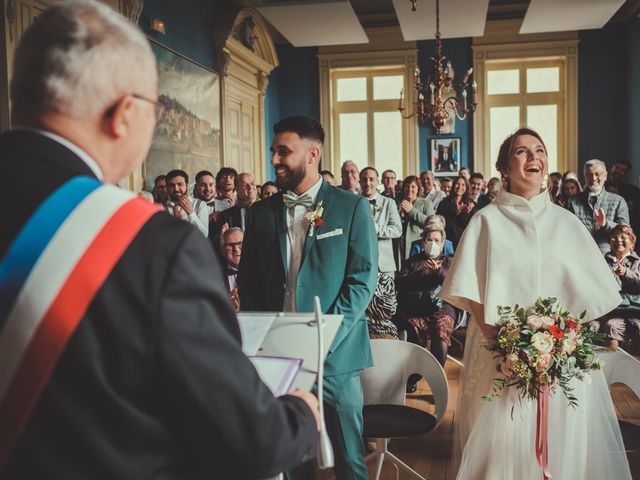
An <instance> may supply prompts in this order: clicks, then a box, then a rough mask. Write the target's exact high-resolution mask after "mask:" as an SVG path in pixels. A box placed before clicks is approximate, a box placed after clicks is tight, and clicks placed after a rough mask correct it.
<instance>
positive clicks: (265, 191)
mask: <svg viewBox="0 0 640 480" xmlns="http://www.w3.org/2000/svg"><path fill="white" fill-rule="evenodd" d="M278 192H279V189H278V187H277V185H276V184H275V183H274V182H271V181H269V182H264V183H263V184H262V192H261V193H260V200H264V199H265V198H269V197H272V196H273V195H275V194H276V193H278Z"/></svg>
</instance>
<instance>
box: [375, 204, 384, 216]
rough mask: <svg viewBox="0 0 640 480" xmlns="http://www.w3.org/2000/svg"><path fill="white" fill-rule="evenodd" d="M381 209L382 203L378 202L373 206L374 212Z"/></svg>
mask: <svg viewBox="0 0 640 480" xmlns="http://www.w3.org/2000/svg"><path fill="white" fill-rule="evenodd" d="M380 210H382V205H378V204H376V205H374V206H373V213H374V214H375V213H378V212H379V211H380Z"/></svg>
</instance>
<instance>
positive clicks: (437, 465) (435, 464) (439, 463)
mask: <svg viewBox="0 0 640 480" xmlns="http://www.w3.org/2000/svg"><path fill="white" fill-rule="evenodd" d="M445 371H446V374H447V378H448V380H449V389H450V390H449V405H448V408H447V412H446V415H445V418H444V420H443V421H442V423H441V424H440V426H439V427H438V429H437V430H435V431H434V432H431V433H430V434H427V435H424V436H422V437H414V438H407V439H397V440H393V441H392V442H391V444H390V446H389V450H391V451H392V452H393V453H395V454H396V455H397V456H398V457H399V458H400V459H402V460H403V461H404V462H405V463H407V464H408V465H409V466H410V467H411V468H413V469H414V470H416V471H417V472H418V473H419V474H420V475H422V476H423V477H425V478H427V479H428V480H453V479H454V478H455V474H454V473H453V472H451V471H450V468H449V462H450V460H451V453H452V452H451V445H452V442H453V422H454V421H455V416H456V400H457V398H458V382H459V377H460V371H461V369H460V367H459V366H458V365H457V364H455V363H454V362H452V361H450V360H448V361H447V365H446V368H445ZM429 393H430V392H429V391H428V389H427V385H426V383H425V382H424V381H421V382H419V383H418V390H417V391H416V393H415V394H412V395H409V396H408V398H407V404H409V405H411V406H414V407H416V408H421V409H424V410H427V411H430V412H433V405H431V404H430V403H429V400H430V399H431V397H430V395H429ZM612 397H613V401H614V405H615V407H616V411H617V413H618V418H619V419H620V420H621V421H622V422H621V428H622V431H623V436H624V437H625V446H626V448H627V456H628V458H629V463H630V465H631V473H632V477H633V478H634V479H638V480H640V400H638V398H637V397H636V396H635V395H634V394H633V392H631V390H630V389H629V388H628V387H626V386H624V385H619V384H618V385H613V386H612ZM374 474H375V472H374V468H373V465H370V467H369V476H370V478H373V476H374ZM322 477H324V476H321V478H322ZM396 478H399V479H408V478H411V477H410V476H408V475H407V474H406V473H405V472H403V471H402V470H400V472H399V477H396V470H395V467H394V466H393V465H392V464H390V463H389V462H385V464H384V466H383V469H382V476H381V479H383V480H395V479H396ZM541 478H542V476H541ZM612 480H613V479H612Z"/></svg>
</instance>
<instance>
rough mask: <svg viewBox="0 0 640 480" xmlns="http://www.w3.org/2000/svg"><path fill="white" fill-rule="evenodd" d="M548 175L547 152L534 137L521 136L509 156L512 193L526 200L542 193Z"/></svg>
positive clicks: (516, 140)
mask: <svg viewBox="0 0 640 480" xmlns="http://www.w3.org/2000/svg"><path fill="white" fill-rule="evenodd" d="M546 173H547V150H546V149H545V147H544V145H543V144H542V142H541V141H540V140H539V139H538V138H536V137H534V136H533V135H519V136H518V137H516V138H515V140H514V141H513V145H512V147H511V154H510V156H509V182H510V183H511V192H512V193H514V194H516V195H520V196H522V197H525V198H531V197H534V196H536V195H537V194H538V193H540V187H541V185H542V181H543V179H544V176H545V175H546Z"/></svg>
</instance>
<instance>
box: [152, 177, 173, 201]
mask: <svg viewBox="0 0 640 480" xmlns="http://www.w3.org/2000/svg"><path fill="white" fill-rule="evenodd" d="M151 194H152V195H153V201H154V203H159V204H160V205H164V204H165V203H167V201H169V192H167V176H166V175H158V176H157V177H156V178H155V180H154V181H153V190H151Z"/></svg>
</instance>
